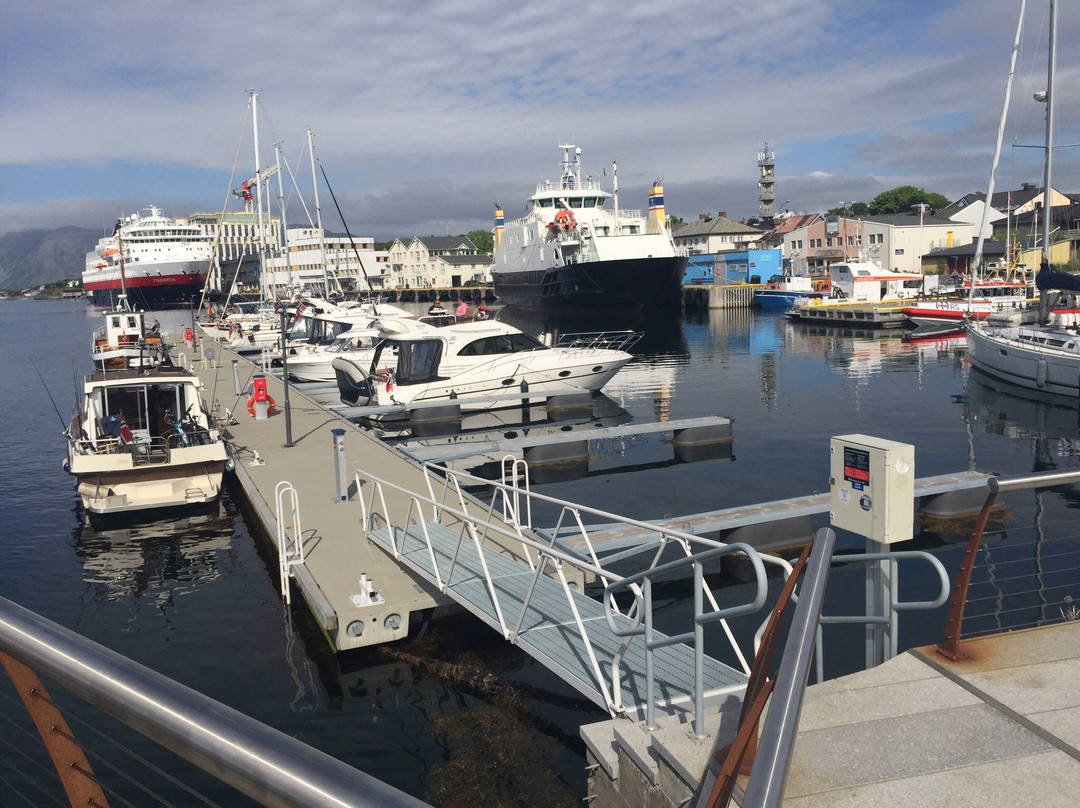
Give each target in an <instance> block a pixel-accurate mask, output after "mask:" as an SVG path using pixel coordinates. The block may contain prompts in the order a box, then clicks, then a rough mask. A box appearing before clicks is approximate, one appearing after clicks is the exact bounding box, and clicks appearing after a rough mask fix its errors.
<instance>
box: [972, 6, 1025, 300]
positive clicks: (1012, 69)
mask: <svg viewBox="0 0 1080 808" xmlns="http://www.w3.org/2000/svg"><path fill="white" fill-rule="evenodd" d="M1026 6H1027V0H1021V3H1020V17H1019V18H1018V19H1017V21H1016V38H1015V39H1014V40H1013V49H1012V59H1011V61H1010V62H1009V80H1008V81H1006V82H1005V103H1004V104H1002V106H1001V119H1000V121H999V122H998V132H997V143H996V144H995V145H994V162H993V164H992V165H991V166H990V182H989V184H988V185H987V188H986V201H985V202H984V203H983V213H982V222H981V223H980V224H979V235H978V237H977V238H976V239H975V258H974V260H973V262H972V267H971V272H969V273H968V276H969V277H968V284H969V286H968V311H969V312H970V311H971V301H972V300H974V298H975V277H976V274H977V273H978V272H979V271H980V267H979V265H980V264H981V263H982V257H983V244H984V243H985V241H986V227H987V224H988V223H989V221H990V203H991V202H992V201H993V199H994V177H995V175H996V174H997V167H998V161H999V160H1000V159H1001V141H1002V139H1003V138H1004V136H1005V119H1006V117H1007V116H1008V113H1009V99H1010V98H1012V85H1013V77H1014V76H1015V75H1016V55H1017V53H1018V52H1019V51H1020V35H1021V33H1023V30H1024V9H1025V7H1026ZM1008 228H1009V213H1008V211H1007V210H1006V213H1005V233H1006V235H1005V255H1006V256H1008V254H1009V242H1008V238H1009V237H1008Z"/></svg>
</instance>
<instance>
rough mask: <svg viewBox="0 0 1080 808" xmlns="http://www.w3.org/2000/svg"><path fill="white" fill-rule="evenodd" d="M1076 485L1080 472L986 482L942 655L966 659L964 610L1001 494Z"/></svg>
mask: <svg viewBox="0 0 1080 808" xmlns="http://www.w3.org/2000/svg"><path fill="white" fill-rule="evenodd" d="M1075 483H1080V471H1052V472H1047V473H1046V474H1029V475H1024V476H1020V477H1009V478H999V477H991V478H990V479H988V480H987V481H986V488H987V492H988V493H987V496H986V500H985V501H984V502H983V507H982V510H981V511H980V512H979V516H978V518H977V519H976V521H975V527H974V528H973V529H972V532H971V538H970V539H969V540H968V544H967V548H966V549H965V551H964V557H963V560H962V561H961V562H960V570H959V572H957V575H956V584H955V586H954V588H953V596H952V599H951V600H950V602H949V615H948V618H947V619H946V622H945V635H944V637H943V638H942V640H941V643H940V644H939V645H938V647H937V651H938V653H939V654H941V655H942V656H944V657H947V658H949V659H952V660H957V659H962V658H963V657H964V653H963V651H962V650H961V648H960V636H961V629H962V627H963V622H964V611H965V609H966V607H967V603H968V591H969V587H970V586H971V576H972V573H973V571H974V569H975V559H976V557H977V555H978V552H979V547H980V545H981V544H982V540H983V534H984V532H985V531H986V526H987V524H988V523H989V521H990V515H991V513H992V512H993V510H994V506H995V503H996V501H997V498H998V495H999V494H1004V493H1007V492H1009V491H1023V490H1038V489H1041V488H1049V487H1051V486H1060V485H1072V484H1075Z"/></svg>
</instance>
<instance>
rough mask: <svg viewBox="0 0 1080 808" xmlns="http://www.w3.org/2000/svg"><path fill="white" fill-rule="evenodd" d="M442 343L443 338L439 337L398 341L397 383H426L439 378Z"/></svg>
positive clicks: (395, 377) (395, 379) (395, 378)
mask: <svg viewBox="0 0 1080 808" xmlns="http://www.w3.org/2000/svg"><path fill="white" fill-rule="evenodd" d="M442 345H443V344H442V340H437V339H427V340H417V341H415V342H412V341H410V342H399V343H396V346H397V355H398V357H397V360H398V361H397V373H396V374H395V376H394V381H395V383H397V384H399V385H405V384H425V383H427V382H431V381H434V380H436V379H438V378H439V374H438V371H439V360H440V359H441V358H442Z"/></svg>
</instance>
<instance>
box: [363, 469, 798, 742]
mask: <svg viewBox="0 0 1080 808" xmlns="http://www.w3.org/2000/svg"><path fill="white" fill-rule="evenodd" d="M425 479H426V488H427V493H426V494H422V493H418V492H416V491H415V490H414V489H407V488H404V487H402V486H399V485H396V484H395V483H393V482H391V481H389V480H386V479H383V478H380V477H378V476H376V475H373V474H371V473H368V472H364V471H361V470H358V471H357V472H356V485H357V491H358V492H359V494H358V497H357V499H358V500H359V502H360V504H361V513H362V516H361V519H362V525H363V529H364V531H365V534H366V535H367V537H368V538H369V539H371V540H373V541H375V543H377V544H379V545H380V546H382V547H383V548H384V549H385V550H387V552H389V553H391V554H392V555H393V556H394V558H395V559H397V560H398V561H399V562H400V563H403V564H405V565H406V566H408V567H409V568H410V569H412V570H413V571H414V572H417V573H419V574H421V575H422V576H424V577H425V578H427V579H428V580H429V581H431V582H432V583H433V584H434V585H435V586H436V587H438V588H439V589H440V591H442V592H443V593H444V594H447V595H449V596H451V597H453V598H454V599H455V600H457V601H458V602H459V603H461V604H462V605H464V606H466V608H468V609H470V611H472V612H473V613H474V614H476V615H477V616H478V617H480V618H481V619H482V620H484V621H485V622H487V623H488V624H489V625H490V626H492V627H493V628H496V629H497V630H498V631H499V632H500V633H501V634H502V636H503V637H504V638H506V639H507V640H509V641H510V642H512V643H515V644H518V645H519V646H521V647H522V648H523V649H524V650H526V651H528V652H529V653H530V654H531V655H533V656H534V657H535V658H537V659H538V660H540V661H541V662H543V663H544V664H545V665H547V666H548V667H549V668H551V669H552V670H553V671H555V672H556V673H558V674H559V675H561V676H562V677H563V678H564V679H565V680H566V681H567V682H568V683H570V684H571V685H572V686H574V687H576V688H577V689H578V690H580V691H581V692H582V693H584V694H585V695H586V696H587V697H589V698H591V699H592V700H593V701H594V702H595V703H597V704H598V705H599V706H601V707H603V708H604V709H606V710H608V711H609V712H610V714H612V715H618V714H627V715H634V716H641V715H642V713H645V715H644V716H642V717H645V718H646V720H647V721H649V722H650V724H652V722H653V720H654V715H655V711H656V710H657V709H662V710H663V711H665V712H670V711H671V710H673V709H692V710H693V712H694V716H695V731H696V732H697V733H698V734H703V726H704V725H703V709H704V705H705V703H706V701H708V700H709V699H710V698H712V697H717V696H719V695H722V694H727V693H732V692H736V691H738V690H741V689H742V688H743V687H744V686H745V681H746V679H745V677H746V675H747V674H748V673H749V664H748V663H747V660H746V655H745V654H744V653H743V651H742V649H741V648H740V647H739V644H738V642H737V641H736V640H735V637H734V635H733V632H732V630H731V628H730V626H729V625H728V620H729V619H730V618H734V617H737V616H741V615H747V614H751V613H753V612H756V611H758V610H759V609H760V608H761V606H762V605H763V604H764V602H765V597H766V594H767V584H766V579H765V571H764V565H765V564H767V563H768V564H775V565H777V566H779V567H780V568H781V569H782V571H783V573H784V575H785V576H786V575H787V574H788V573H790V571H791V566H790V564H789V563H788V562H787V561H785V560H784V559H780V558H773V557H767V556H760V555H759V554H758V553H757V552H756V551H755V550H754V549H753V548H751V547H750V546H749V545H746V544H742V543H738V544H735V543H733V544H725V543H723V542H717V541H713V540H708V539H702V538H701V537H698V536H693V535H691V534H684V533H680V532H679V531H676V530H670V529H665V530H664V531H662V538H661V542H660V547H659V549H658V550H657V553H656V554H655V556H654V557H653V559H652V560H651V562H650V563H648V564H647V565H645V567H644V569H642V570H639V571H638V572H636V573H634V574H633V575H631V576H624V575H621V574H617V573H615V572H612V571H611V570H609V569H606V568H605V567H604V565H603V564H602V563H601V561H600V559H599V558H598V557H597V555H596V553H595V552H593V551H592V550H591V547H590V553H589V557H588V558H582V557H580V556H577V555H573V554H571V553H568V552H566V551H564V550H561V549H560V548H558V547H556V546H555V540H554V539H541V538H539V537H538V536H536V535H535V534H534V533H533V532H532V531H530V530H528V528H526V527H525V526H524V524H523V521H522V519H521V518H520V515H521V514H522V513H523V511H524V508H525V506H524V505H523V503H530V504H531V503H532V502H534V501H543V502H545V503H548V504H556V505H558V506H559V507H560V515H559V518H558V522H559V527H557V528H556V530H555V531H554V534H555V535H558V534H559V533H560V532H563V531H562V526H563V525H564V524H566V525H571V526H572V527H573V529H574V530H575V531H577V532H579V533H580V534H581V535H582V536H584V539H585V544H586V545H587V546H589V538H588V528H587V527H586V525H585V521H584V518H583V517H584V515H586V514H590V515H592V516H596V517H598V518H599V519H602V520H604V521H605V522H611V521H613V520H614V521H624V522H627V523H630V524H644V523H636V520H630V519H626V517H620V516H617V515H615V514H610V513H607V512H604V511H599V510H597V509H592V508H587V507H585V506H580V505H576V504H574V503H569V502H566V501H564V500H558V499H556V498H553V497H548V496H544V495H540V494H536V493H534V492H529V491H527V490H523V489H521V488H520V487H517V486H514V485H507V484H503V483H497V482H493V481H490V480H484V479H482V478H479V477H475V476H473V475H470V474H466V473H462V472H450V471H447V470H446V469H443V468H441V467H437V466H427V467H425ZM463 485H468V486H469V487H474V486H478V485H484V486H487V487H488V489H489V491H488V493H489V494H490V495H491V496H489V497H488V498H487V500H486V502H485V501H481V500H480V499H477V498H473V497H472V496H470V495H468V494H466V493H465V491H464V489H463ZM391 495H392V496H391ZM391 500H392V501H393V502H395V508H394V509H393V510H392V509H391V508H390V507H389V505H388V501H391ZM500 511H501V513H503V514H505V515H506V516H507V517H509V518H507V519H503V518H499V516H498V514H499V513H500ZM654 529H655V528H654ZM667 547H671V548H673V549H674V550H675V551H676V555H677V556H678V557H677V558H676V560H673V561H671V560H663V557H664V550H665V549H666V548H667ZM736 553H738V554H741V555H743V556H745V557H746V558H748V559H749V560H750V563H751V566H752V569H753V570H754V581H753V583H754V584H755V586H752V587H750V589H751V590H752V594H749V595H746V600H745V601H744V602H741V603H738V604H736V605H734V606H726V607H724V608H721V607H720V606H719V605H718V603H717V600H716V596H715V594H714V592H713V591H712V589H711V588H710V586H709V585H708V584H707V581H706V578H705V575H704V572H705V570H706V569H707V568H711V567H713V566H715V565H716V564H717V563H718V562H719V561H720V559H721V558H722V557H724V556H728V555H732V554H736ZM672 576H681V577H686V578H690V579H692V580H693V582H694V603H695V609H694V614H693V615H692V618H691V620H692V623H691V624H690V628H689V630H688V631H686V632H680V633H679V634H677V635H674V636H670V637H669V636H666V635H663V634H661V633H660V632H658V631H656V630H655V627H654V625H655V624H654V622H653V621H654V607H653V603H652V597H651V586H652V584H653V582H654V581H656V580H658V579H662V578H663V579H667V578H669V577H672ZM572 579H575V580H576V581H590V582H592V583H594V584H596V585H598V586H601V587H602V588H603V599H602V602H601V601H596V600H593V599H592V598H589V597H586V596H585V594H584V593H583V592H582V591H581V587H580V586H578V585H576V584H575V583H573V582H572ZM616 593H626V596H627V597H628V599H629V602H628V603H626V604H625V605H624V606H622V607H620V605H619V602H618V599H617V598H616ZM711 623H715V624H719V625H720V626H721V627H722V631H723V634H724V636H725V637H726V639H727V641H728V643H729V645H730V647H731V649H732V652H733V654H734V656H735V657H736V659H737V660H738V665H739V666H740V668H741V670H737V669H735V668H730V667H728V666H727V665H723V664H722V663H719V662H717V661H716V660H715V659H712V658H710V657H707V656H706V655H705V653H704V626H706V625H708V624H711ZM687 642H689V643H691V645H686V644H685V643H687ZM658 689H659V693H658Z"/></svg>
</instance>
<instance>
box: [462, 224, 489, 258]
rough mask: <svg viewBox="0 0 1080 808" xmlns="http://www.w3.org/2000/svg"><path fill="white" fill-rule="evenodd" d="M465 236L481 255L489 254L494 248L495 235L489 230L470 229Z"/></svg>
mask: <svg viewBox="0 0 1080 808" xmlns="http://www.w3.org/2000/svg"><path fill="white" fill-rule="evenodd" d="M466 236H467V237H468V239H469V241H471V242H472V243H473V244H475V245H476V251H477V252H478V253H480V254H481V255H491V253H492V252H493V251H494V249H495V236H494V235H493V234H492V232H491V231H490V230H470V231H469V232H468V233H466Z"/></svg>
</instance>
